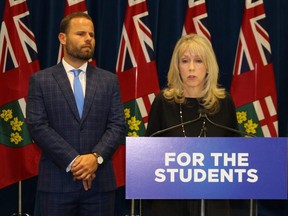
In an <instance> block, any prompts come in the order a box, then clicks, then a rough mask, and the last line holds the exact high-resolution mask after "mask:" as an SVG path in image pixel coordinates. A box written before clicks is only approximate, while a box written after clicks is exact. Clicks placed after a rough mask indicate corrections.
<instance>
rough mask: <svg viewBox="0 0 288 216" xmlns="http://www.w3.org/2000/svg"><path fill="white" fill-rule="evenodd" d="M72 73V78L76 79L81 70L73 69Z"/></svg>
mask: <svg viewBox="0 0 288 216" xmlns="http://www.w3.org/2000/svg"><path fill="white" fill-rule="evenodd" d="M71 71H72V72H73V73H74V77H78V76H79V74H80V73H81V70H80V69H73V70H71Z"/></svg>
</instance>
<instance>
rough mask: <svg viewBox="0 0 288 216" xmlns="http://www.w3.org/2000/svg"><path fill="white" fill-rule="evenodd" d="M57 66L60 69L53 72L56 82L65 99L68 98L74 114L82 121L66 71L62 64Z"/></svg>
mask: <svg viewBox="0 0 288 216" xmlns="http://www.w3.org/2000/svg"><path fill="white" fill-rule="evenodd" d="M57 66H58V67H56V70H55V71H54V72H53V76H54V77H55V80H56V82H57V83H58V85H59V87H60V89H61V91H62V93H63V95H64V97H65V98H66V101H67V103H68V104H69V106H70V108H71V111H72V112H73V114H74V115H75V117H76V118H77V120H78V121H80V116H79V113H78V109H77V105H76V101H75V98H74V94H73V91H72V88H71V84H70V82H69V79H68V77H67V74H66V71H65V69H64V67H63V65H62V64H61V63H60V64H58V65H57Z"/></svg>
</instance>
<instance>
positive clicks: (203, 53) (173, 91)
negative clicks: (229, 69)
mask: <svg viewBox="0 0 288 216" xmlns="http://www.w3.org/2000/svg"><path fill="white" fill-rule="evenodd" d="M187 50H188V51H191V52H193V53H195V54H197V55H198V56H199V57H200V58H201V60H202V61H203V62H204V64H205V67H206V68H207V75H206V77H205V82H204V88H203V95H204V96H203V98H201V102H200V103H201V105H202V106H203V107H204V108H205V109H206V110H207V111H208V112H209V113H211V114H213V113H215V112H217V111H218V109H219V99H222V98H225V96H226V94H225V89H224V88H220V87H219V85H218V74H219V68H218V64H217V60H216V56H215V53H214V51H213V48H212V45H211V43H210V42H209V41H208V40H207V39H206V38H204V37H202V36H200V35H197V34H189V35H185V36H182V37H181V38H180V39H179V40H178V42H177V43H176V46H175V48H174V51H173V54H172V58H171V62H170V68H169V71H168V83H167V88H166V89H164V97H165V98H166V99H168V100H174V101H175V102H176V103H185V102H186V99H185V96H184V87H183V82H182V80H181V77H180V71H179V61H180V58H181V56H182V55H183V54H184V52H186V51H187Z"/></svg>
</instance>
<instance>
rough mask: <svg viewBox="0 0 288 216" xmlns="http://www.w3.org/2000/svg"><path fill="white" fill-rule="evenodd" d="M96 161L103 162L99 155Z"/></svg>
mask: <svg viewBox="0 0 288 216" xmlns="http://www.w3.org/2000/svg"><path fill="white" fill-rule="evenodd" d="M97 162H98V164H102V163H103V158H102V157H101V156H99V157H98V158H97Z"/></svg>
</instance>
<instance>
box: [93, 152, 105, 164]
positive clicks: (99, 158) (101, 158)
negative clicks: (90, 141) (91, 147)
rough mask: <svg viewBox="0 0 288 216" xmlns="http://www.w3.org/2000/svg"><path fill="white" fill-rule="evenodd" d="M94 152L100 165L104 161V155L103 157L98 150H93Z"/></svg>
mask: <svg viewBox="0 0 288 216" xmlns="http://www.w3.org/2000/svg"><path fill="white" fill-rule="evenodd" d="M92 154H93V155H94V156H95V157H96V160H97V163H98V164H99V165H100V164H102V163H103V162H104V159H103V157H101V156H100V155H99V154H97V153H96V152H93V153H92Z"/></svg>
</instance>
